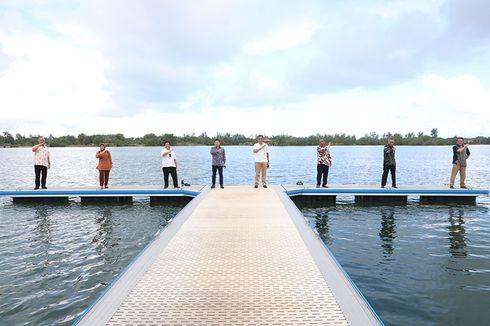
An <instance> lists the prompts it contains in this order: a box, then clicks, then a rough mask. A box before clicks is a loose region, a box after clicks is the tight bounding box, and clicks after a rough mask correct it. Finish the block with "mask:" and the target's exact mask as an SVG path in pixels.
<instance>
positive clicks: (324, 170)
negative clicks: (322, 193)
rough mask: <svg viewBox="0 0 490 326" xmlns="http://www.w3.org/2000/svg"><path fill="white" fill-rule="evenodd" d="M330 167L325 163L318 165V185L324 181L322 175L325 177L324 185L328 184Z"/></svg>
mask: <svg viewBox="0 0 490 326" xmlns="http://www.w3.org/2000/svg"><path fill="white" fill-rule="evenodd" d="M328 169H329V166H328V165H325V164H317V165H316V185H317V186H319V185H320V183H321V182H322V177H323V183H322V185H323V186H326V185H327V180H328Z"/></svg>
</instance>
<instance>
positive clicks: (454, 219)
mask: <svg viewBox="0 0 490 326" xmlns="http://www.w3.org/2000/svg"><path fill="white" fill-rule="evenodd" d="M448 221H449V225H448V227H447V228H448V231H449V253H450V254H451V255H452V256H453V257H456V258H457V257H466V255H467V252H466V238H465V228H464V209H463V208H461V207H450V208H449V218H448Z"/></svg>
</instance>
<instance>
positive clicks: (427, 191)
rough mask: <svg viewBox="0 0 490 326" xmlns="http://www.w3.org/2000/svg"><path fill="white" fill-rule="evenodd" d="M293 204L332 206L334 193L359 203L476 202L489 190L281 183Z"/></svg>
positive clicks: (335, 195)
mask: <svg viewBox="0 0 490 326" xmlns="http://www.w3.org/2000/svg"><path fill="white" fill-rule="evenodd" d="M282 187H283V189H284V190H285V191H286V193H287V194H288V195H289V196H290V197H292V198H293V200H294V201H295V202H296V203H313V204H316V205H317V204H318V203H320V204H322V205H335V204H336V202H337V196H353V197H354V200H355V203H356V204H359V205H365V206H371V205H406V204H407V200H408V197H418V199H419V201H420V203H421V204H451V203H454V204H473V205H474V204H476V198H477V197H479V196H488V195H489V190H488V189H481V188H468V189H457V188H455V189H450V188H449V187H437V186H417V187H413V186H401V187H398V188H390V187H386V188H380V187H379V186H373V185H329V186H328V188H316V186H314V185H311V186H297V185H284V186H282Z"/></svg>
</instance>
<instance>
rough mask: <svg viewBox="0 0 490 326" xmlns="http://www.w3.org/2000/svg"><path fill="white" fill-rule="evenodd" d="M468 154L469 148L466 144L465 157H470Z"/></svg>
mask: <svg viewBox="0 0 490 326" xmlns="http://www.w3.org/2000/svg"><path fill="white" fill-rule="evenodd" d="M470 155H471V153H470V148H469V147H468V146H466V158H468V157H470Z"/></svg>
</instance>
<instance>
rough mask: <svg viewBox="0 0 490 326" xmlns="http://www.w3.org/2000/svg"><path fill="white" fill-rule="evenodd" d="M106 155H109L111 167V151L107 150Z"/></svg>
mask: <svg viewBox="0 0 490 326" xmlns="http://www.w3.org/2000/svg"><path fill="white" fill-rule="evenodd" d="M107 155H109V163H111V168H112V156H111V152H109V151H107Z"/></svg>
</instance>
